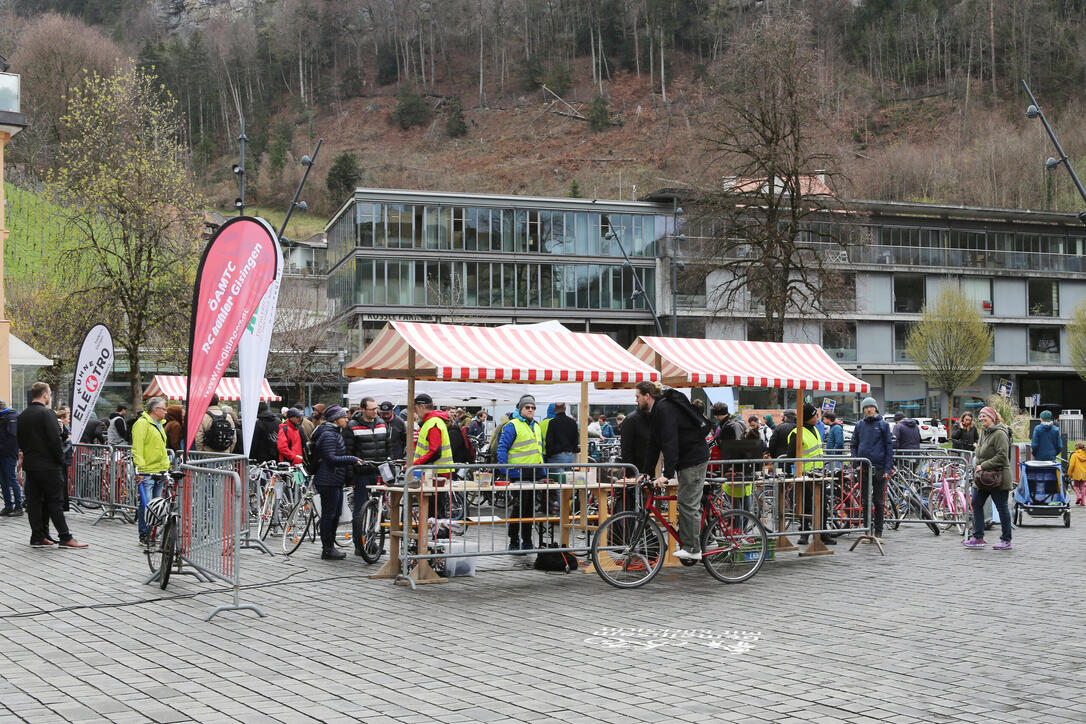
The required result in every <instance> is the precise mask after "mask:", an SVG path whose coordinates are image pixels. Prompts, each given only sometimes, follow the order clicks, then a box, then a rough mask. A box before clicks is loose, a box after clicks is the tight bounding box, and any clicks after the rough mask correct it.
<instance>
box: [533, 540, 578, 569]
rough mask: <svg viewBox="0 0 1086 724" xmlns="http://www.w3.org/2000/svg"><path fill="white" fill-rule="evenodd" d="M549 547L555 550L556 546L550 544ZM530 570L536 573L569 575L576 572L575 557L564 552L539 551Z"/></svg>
mask: <svg viewBox="0 0 1086 724" xmlns="http://www.w3.org/2000/svg"><path fill="white" fill-rule="evenodd" d="M549 547H551V548H557V547H558V546H557V545H556V544H554V543H552V544H551V545H550V546H549ZM532 568H534V569H536V570H537V571H561V572H562V573H571V572H572V571H575V570H577V556H575V555H573V554H572V553H566V552H558V551H540V552H539V553H537V554H536V556H535V563H533V564H532Z"/></svg>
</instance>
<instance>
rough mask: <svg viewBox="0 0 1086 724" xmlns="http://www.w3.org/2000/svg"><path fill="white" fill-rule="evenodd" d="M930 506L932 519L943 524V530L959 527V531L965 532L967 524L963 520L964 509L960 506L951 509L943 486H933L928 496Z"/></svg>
mask: <svg viewBox="0 0 1086 724" xmlns="http://www.w3.org/2000/svg"><path fill="white" fill-rule="evenodd" d="M928 507H929V508H930V509H931V517H932V519H933V520H935V521H936V522H937V523H938V524H939V525H941V526H942V527H943V530H953V529H954V528H957V529H958V532H959V533H964V532H965V524H964V523H963V522H962V520H963V518H962V510H961V509H960V508H958V509H957V510H954V511H952V510H951V509H950V505H949V503H948V502H947V499H946V496H945V495H944V494H943V491H942V489H941V488H932V491H931V495H930V496H929V497H928Z"/></svg>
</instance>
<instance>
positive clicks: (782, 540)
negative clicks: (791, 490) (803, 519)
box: [776, 483, 799, 553]
mask: <svg viewBox="0 0 1086 724" xmlns="http://www.w3.org/2000/svg"><path fill="white" fill-rule="evenodd" d="M776 498H777V501H776V503H777V530H778V531H783V530H784V505H785V501H787V500H788V485H787V483H777V495H776ZM798 550H799V546H797V545H796V544H795V543H793V542H792V541H791V540H789V538H788V536H786V535H781V536H777V552H778V553H787V552H788V551H798Z"/></svg>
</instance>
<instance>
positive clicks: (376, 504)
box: [358, 498, 385, 563]
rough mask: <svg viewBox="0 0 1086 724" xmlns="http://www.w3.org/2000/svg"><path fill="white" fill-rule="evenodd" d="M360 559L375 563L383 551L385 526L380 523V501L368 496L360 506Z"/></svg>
mask: <svg viewBox="0 0 1086 724" xmlns="http://www.w3.org/2000/svg"><path fill="white" fill-rule="evenodd" d="M358 543H359V545H360V546H361V548H360V550H361V551H362V560H364V561H365V562H366V563H376V562H377V561H378V560H380V558H381V555H382V554H383V553H384V552H385V528H384V526H382V525H381V501H380V500H379V499H378V498H370V499H369V500H367V501H366V504H365V506H363V507H362V540H361V541H358Z"/></svg>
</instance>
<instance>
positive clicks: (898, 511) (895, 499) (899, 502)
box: [885, 482, 909, 530]
mask: <svg viewBox="0 0 1086 724" xmlns="http://www.w3.org/2000/svg"><path fill="white" fill-rule="evenodd" d="M885 511H886V513H885V517H886V524H887V525H888V526H889V527H890V530H897V529H898V528H900V527H901V521H902V519H904V518H905V516H907V515H908V514H909V503H908V501H907V500H905V497H904V496H903V495H902V493H901V489H900V488H898V487H897V486H896V485H894V484H893V483H892V482H891V483H890V484H889V485H887V486H886V505H885Z"/></svg>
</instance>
